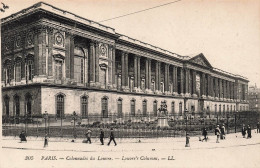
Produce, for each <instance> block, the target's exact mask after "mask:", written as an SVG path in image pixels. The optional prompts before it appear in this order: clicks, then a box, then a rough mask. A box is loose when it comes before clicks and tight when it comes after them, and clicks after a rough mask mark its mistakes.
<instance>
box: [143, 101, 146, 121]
mask: <svg viewBox="0 0 260 168" xmlns="http://www.w3.org/2000/svg"><path fill="white" fill-rule="evenodd" d="M146 115H147V100H144V101H143V116H144V117H145V116H146Z"/></svg>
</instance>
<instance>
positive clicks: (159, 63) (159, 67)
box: [158, 62, 162, 93]
mask: <svg viewBox="0 0 260 168" xmlns="http://www.w3.org/2000/svg"><path fill="white" fill-rule="evenodd" d="M161 80H162V79H161V62H158V88H159V93H161Z"/></svg>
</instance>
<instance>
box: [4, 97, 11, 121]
mask: <svg viewBox="0 0 260 168" xmlns="http://www.w3.org/2000/svg"><path fill="white" fill-rule="evenodd" d="M9 100H10V98H9V97H8V96H7V95H6V96H5V97H4V103H5V104H4V111H5V115H6V116H9V115H10V112H9Z"/></svg>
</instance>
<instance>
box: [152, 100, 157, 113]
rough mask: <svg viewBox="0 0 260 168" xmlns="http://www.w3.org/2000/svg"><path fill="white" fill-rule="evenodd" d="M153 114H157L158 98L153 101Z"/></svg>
mask: <svg viewBox="0 0 260 168" xmlns="http://www.w3.org/2000/svg"><path fill="white" fill-rule="evenodd" d="M153 114H154V116H155V117H156V116H157V101H156V100H155V101H154V102H153Z"/></svg>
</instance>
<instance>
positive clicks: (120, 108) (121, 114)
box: [117, 100, 123, 118]
mask: <svg viewBox="0 0 260 168" xmlns="http://www.w3.org/2000/svg"><path fill="white" fill-rule="evenodd" d="M117 112H118V118H122V116H123V112H122V100H118V101H117Z"/></svg>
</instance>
